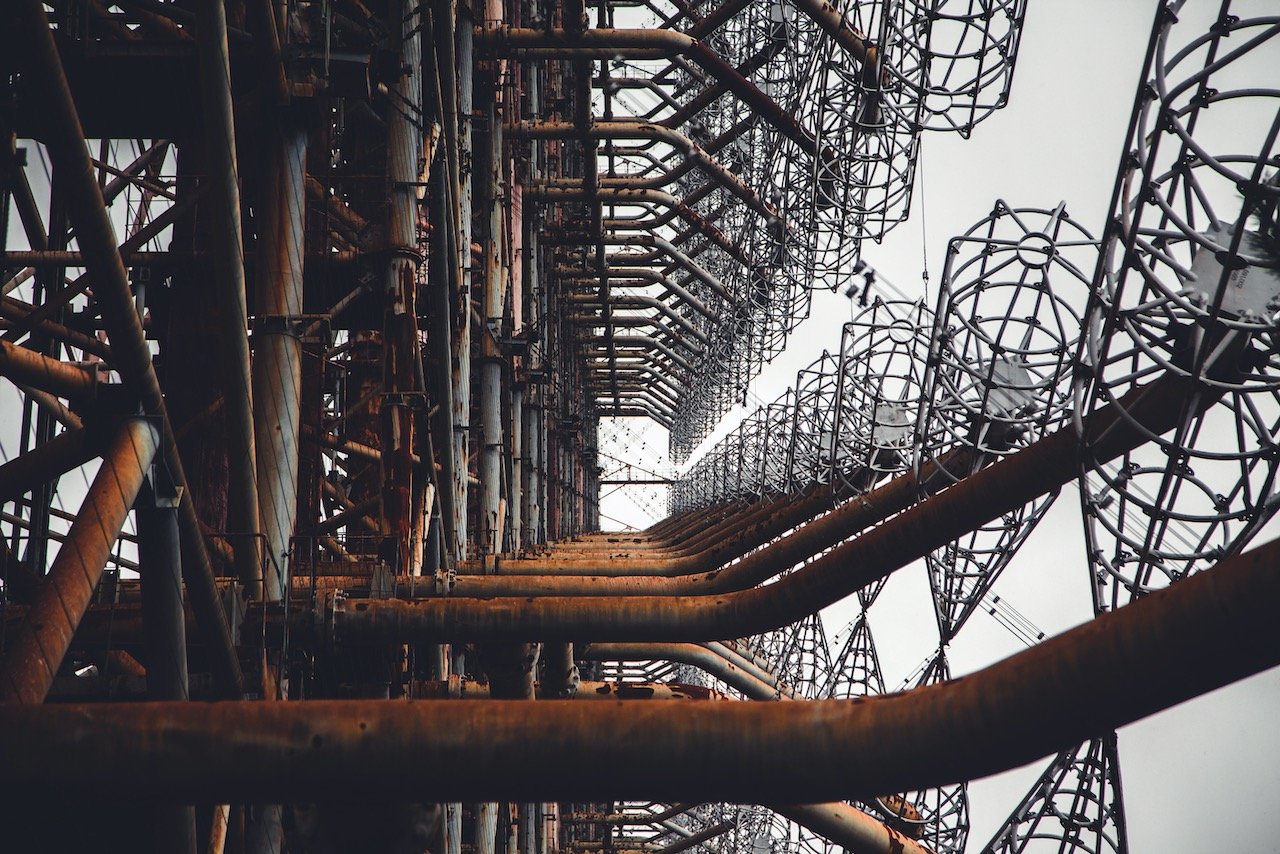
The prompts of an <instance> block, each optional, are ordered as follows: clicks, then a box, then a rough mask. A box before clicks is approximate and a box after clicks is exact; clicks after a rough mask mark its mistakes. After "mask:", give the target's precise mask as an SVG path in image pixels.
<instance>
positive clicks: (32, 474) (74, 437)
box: [0, 427, 102, 502]
mask: <svg viewBox="0 0 1280 854" xmlns="http://www.w3.org/2000/svg"><path fill="white" fill-rule="evenodd" d="M101 451H102V449H101V443H100V441H98V440H97V437H95V436H93V435H91V434H90V433H89V432H88V431H86V430H85V429H84V428H83V427H81V428H77V429H71V430H67V431H65V432H63V433H59V434H58V435H57V436H54V437H53V438H52V439H50V440H49V441H48V442H45V443H44V444H43V445H37V446H36V447H34V448H32V449H31V450H30V451H27V452H26V453H25V454H23V455H22V456H20V457H15V458H14V459H12V460H9V462H7V463H5V464H4V465H0V502H5V501H12V500H13V499H14V498H16V497H18V496H20V495H22V494H23V493H24V492H29V491H30V490H32V489H34V488H35V487H36V486H38V485H39V484H41V483H45V482H48V481H51V480H53V479H54V478H56V477H58V476H59V475H61V474H65V473H66V472H69V471H71V470H72V469H74V468H79V467H80V466H82V465H84V464H85V463H87V462H89V460H91V459H93V458H94V457H96V456H98V454H99V453H101Z"/></svg>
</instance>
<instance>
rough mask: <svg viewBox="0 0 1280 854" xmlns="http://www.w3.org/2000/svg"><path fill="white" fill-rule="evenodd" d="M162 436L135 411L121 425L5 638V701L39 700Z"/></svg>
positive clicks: (0, 695) (0, 681)
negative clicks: (12, 631) (50, 560)
mask: <svg viewBox="0 0 1280 854" xmlns="http://www.w3.org/2000/svg"><path fill="white" fill-rule="evenodd" d="M159 443H160V431H159V429H158V428H157V427H156V426H155V425H154V424H152V423H150V422H149V421H145V420H143V419H140V418H135V419H132V420H130V421H128V422H126V423H125V424H124V426H123V427H122V428H121V430H120V433H119V435H118V436H117V437H116V440H115V442H114V443H113V444H112V446H111V449H110V451H109V452H108V454H107V455H106V456H105V457H104V458H103V460H102V465H101V467H100V468H99V469H98V473H97V475H96V476H95V477H94V479H93V483H92V484H91V485H90V486H89V491H88V493H87V494H86V495H85V499H84V503H83V504H82V505H81V506H80V511H79V512H78V513H77V514H76V518H75V521H74V522H72V523H71V530H69V531H68V532H67V538H66V540H65V542H63V544H62V548H60V549H59V550H58V556H57V557H55V558H54V560H53V565H52V566H50V567H49V574H48V575H47V576H46V577H45V582H44V586H43V587H42V588H41V590H40V593H39V595H38V596H37V597H36V600H35V602H34V603H33V604H32V606H31V609H30V610H29V611H28V612H27V616H26V619H25V620H23V622H22V624H21V625H20V626H19V627H18V629H17V631H16V632H15V634H14V637H13V639H12V640H11V641H10V643H9V653H8V655H7V656H5V659H4V663H3V668H2V670H0V699H2V700H3V701H5V702H10V703H42V702H44V698H45V695H46V694H48V693H49V688H50V686H51V685H53V678H54V676H55V675H56V674H57V672H58V668H59V667H61V666H62V660H63V658H64V657H65V656H66V654H67V650H68V649H69V648H70V647H71V637H72V635H74V634H75V631H76V627H77V626H78V625H79V623H80V619H81V618H82V617H83V616H84V613H85V611H86V610H87V609H88V607H89V600H90V599H91V598H92V597H93V590H94V588H95V587H97V585H98V579H99V578H100V577H101V576H102V570H103V567H104V566H105V565H106V562H107V558H109V557H110V556H111V549H112V547H113V546H114V545H115V542H116V538H117V537H118V536H119V535H120V529H121V528H122V527H123V526H124V523H125V520H126V519H127V518H128V516H129V510H130V508H132V507H133V501H134V499H135V498H136V497H137V495H138V491H139V490H140V489H141V488H142V482H143V479H144V478H145V477H146V475H147V471H148V469H149V468H150V466H151V461H152V459H153V458H154V457H155V454H156V448H157V447H158V445H159Z"/></svg>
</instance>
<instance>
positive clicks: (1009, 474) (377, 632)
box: [335, 376, 1216, 791]
mask: <svg viewBox="0 0 1280 854" xmlns="http://www.w3.org/2000/svg"><path fill="white" fill-rule="evenodd" d="M1214 399H1216V397H1215V396H1214V394H1213V393H1212V392H1211V391H1210V390H1208V389H1206V388H1199V387H1196V386H1195V385H1193V384H1192V383H1190V382H1189V381H1187V380H1184V379H1183V378H1180V377H1175V376H1168V377H1165V378H1163V379H1161V380H1159V381H1157V382H1155V383H1152V384H1150V385H1148V386H1143V387H1139V388H1137V389H1135V390H1134V391H1133V392H1131V393H1130V394H1129V395H1126V397H1125V398H1124V400H1123V401H1122V402H1121V403H1120V404H1113V405H1111V406H1108V407H1105V408H1103V409H1099V410H1097V411H1096V412H1095V413H1094V415H1093V417H1091V418H1090V419H1089V421H1088V422H1087V423H1086V424H1085V425H1084V431H1085V436H1084V437H1083V438H1084V439H1085V440H1086V441H1087V442H1088V445H1089V447H1090V448H1091V449H1092V452H1093V455H1094V456H1093V458H1094V460H1095V461H1096V462H1097V463H1099V464H1100V463H1104V462H1107V461H1109V460H1110V459H1113V458H1115V457H1116V456H1119V455H1120V454H1123V453H1124V452H1125V451H1126V450H1129V449H1132V448H1134V447H1137V446H1138V445H1141V444H1142V443H1144V442H1145V441H1146V438H1147V436H1148V435H1151V434H1155V435H1159V434H1161V433H1164V432H1166V431H1167V430H1169V429H1171V428H1172V427H1173V426H1174V425H1175V424H1176V423H1178V421H1179V420H1180V418H1181V417H1182V416H1183V415H1184V414H1185V413H1186V412H1188V411H1196V410H1198V409H1199V408H1201V407H1203V406H1206V405H1208V404H1209V403H1211V402H1212V400H1214ZM1148 431H1149V432H1148ZM1081 438H1082V437H1081V436H1079V435H1077V433H1076V431H1075V430H1074V429H1073V428H1070V427H1068V428H1064V429H1062V430H1059V431H1058V432H1056V433H1053V434H1050V435H1049V436H1046V437H1044V438H1043V439H1040V440H1039V441H1037V442H1035V443H1034V444H1032V445H1030V446H1029V447H1027V448H1025V449H1023V450H1022V451H1019V452H1018V453H1016V454H1014V455H1011V456H1009V457H1006V458H1004V459H1003V460H1001V461H999V462H998V463H995V464H993V465H991V466H990V467H988V468H985V469H982V470H981V471H978V472H977V473H975V474H973V475H970V476H969V477H967V478H965V479H964V480H963V481H961V482H960V483H958V484H956V485H955V486H952V487H950V488H947V489H945V490H943V491H942V492H940V493H938V494H937V495H934V496H932V497H931V498H929V499H927V500H925V501H923V502H920V503H919V504H916V505H914V506H912V507H909V508H908V509H906V510H903V511H902V512H901V513H899V514H898V515H897V516H896V517H894V518H893V519H891V520H889V521H887V522H885V523H884V524H881V525H879V526H878V527H876V528H873V529H872V530H870V531H868V532H866V533H865V534H863V535H862V536H861V537H858V538H857V539H854V540H851V541H849V542H846V543H844V544H843V545H841V546H838V547H836V548H834V549H832V550H830V551H828V552H827V553H826V554H824V555H823V556H822V557H820V558H818V559H817V560H815V561H813V562H812V563H810V564H808V565H806V566H804V567H802V568H801V569H799V570H797V571H795V572H793V573H791V574H790V575H788V576H786V577H785V578H782V579H781V580H779V581H778V582H777V583H775V584H771V585H768V586H767V587H764V588H759V587H756V588H752V589H749V590H739V591H734V592H731V593H721V594H711V595H703V596H657V595H619V596H600V595H588V596H581V597H573V596H550V595H545V596H537V597H533V598H516V597H512V598H486V599H465V598H461V597H455V598H449V599H435V600H423V601H417V602H397V601H369V602H360V603H346V606H345V609H344V610H343V612H342V613H340V614H336V615H335V618H336V625H337V627H338V629H339V633H340V635H341V636H342V637H344V638H348V639H351V640H355V639H357V638H359V639H362V640H365V641H387V642H394V643H405V642H428V643H435V642H445V641H450V642H456V641H459V640H464V639H465V640H514V639H521V638H523V639H529V638H536V639H538V640H541V641H544V642H545V641H550V640H571V639H573V638H583V637H586V638H592V639H594V640H601V641H605V640H612V641H664V640H671V641H687V640H716V639H719V638H736V637H750V636H752V635H757V634H762V633H764V632H767V631H772V630H774V629H777V628H780V627H782V626H785V625H789V624H791V623H793V622H796V621H797V620H799V619H801V618H803V617H807V616H809V615H810V614H813V613H816V612H817V611H819V610H820V609H822V608H825V607H826V606H828V605H831V604H834V603H835V602H838V601H839V600H840V599H842V598H844V597H845V596H847V595H849V594H851V593H853V592H855V591H857V590H859V589H860V588H862V587H863V586H864V585H867V584H870V583H872V582H875V581H878V580H880V579H882V578H886V577H888V576H889V575H890V574H891V573H893V572H894V571H896V570H897V569H899V568H901V567H903V566H906V565H907V564H909V563H911V562H912V561H914V560H917V559H919V558H921V557H924V556H925V555H927V554H928V553H929V552H930V551H932V550H934V549H936V548H941V547H942V546H944V545H946V544H947V543H949V542H951V541H952V540H954V539H956V538H957V537H960V536H962V535H963V534H965V533H966V532H968V531H972V530H974V529H975V528H977V527H978V526H979V525H982V524H985V523H986V522H989V521H990V520H992V519H995V518H999V517H1000V516H1001V515H1002V514H1004V513H1007V512H1010V511H1012V510H1015V509H1017V508H1018V507H1021V506H1022V505H1024V504H1026V503H1027V502H1029V501H1031V500H1032V499H1034V498H1036V497H1038V496H1040V495H1043V494H1045V493H1047V492H1049V491H1052V490H1053V489H1057V488H1059V487H1060V486H1062V485H1063V484H1065V483H1068V482H1070V481H1071V480H1073V479H1074V478H1075V477H1076V476H1077V475H1078V474H1079V471H1078V465H1079V463H1078V447H1079V442H1080V441H1081ZM867 498H869V496H865V497H864V498H863V499H862V500H867ZM877 518H883V516H880V515H878V516H877ZM721 572H723V570H721V571H713V572H712V573H709V574H708V576H707V578H706V580H705V582H703V583H710V584H714V583H715V581H716V576H717V575H719V574H720V573H721ZM624 583H626V582H624ZM886 791H887V790H886Z"/></svg>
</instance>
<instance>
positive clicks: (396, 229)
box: [380, 0, 422, 574]
mask: <svg viewBox="0 0 1280 854" xmlns="http://www.w3.org/2000/svg"><path fill="white" fill-rule="evenodd" d="M417 8H418V7H417V6H416V4H415V5H413V6H410V4H408V3H407V2H403V0H402V2H400V3H395V4H392V11H393V16H392V20H393V21H394V22H396V25H397V26H398V27H399V28H400V31H399V32H398V33H396V34H395V35H394V36H393V41H394V42H397V43H398V53H399V57H400V61H399V65H400V67H401V68H402V69H404V70H405V71H402V73H401V74H400V75H399V77H398V79H397V82H396V98H395V101H396V102H397V103H395V104H394V105H393V106H392V108H391V109H389V110H388V111H387V179H388V183H389V187H388V191H389V194H390V209H391V215H390V222H389V224H388V225H389V227H388V236H389V238H390V244H391V246H390V248H391V254H390V259H389V261H388V263H387V270H386V279H385V281H384V291H383V300H384V302H383V342H382V344H383V392H384V396H383V401H382V406H381V409H380V415H381V420H382V456H381V465H382V514H381V516H380V526H381V529H382V534H383V536H384V537H388V538H390V539H391V540H392V541H393V543H394V548H393V549H391V550H390V553H391V554H394V556H395V557H394V566H393V571H394V572H395V573H396V574H401V573H403V572H405V571H406V570H407V568H408V565H409V562H410V558H409V549H410V535H411V532H412V529H413V485H414V479H415V473H414V466H413V454H414V432H415V429H414V428H415V423H414V422H415V418H414V411H413V404H412V401H411V398H410V396H411V395H412V394H413V393H414V392H416V391H418V390H419V389H418V379H417V378H418V376H419V373H420V367H419V366H420V363H421V353H420V352H419V344H418V313H417V307H416V305H417V287H418V269H419V266H420V264H421V263H422V257H421V255H420V254H419V253H418V248H417V246H418V234H417V226H418V218H417V201H418V195H417V184H418V176H419V158H420V157H421V156H422V133H421V131H420V130H419V129H418V126H417V124H416V123H415V121H414V119H413V116H415V115H419V114H421V109H420V105H421V100H422V97H421V96H422V87H421V85H420V82H419V79H418V77H417V76H416V73H407V72H408V71H409V70H415V69H417V68H419V67H420V66H421V59H422V50H421V44H420V41H419V38H420V37H419V32H420V30H421V27H419V26H418V23H419V22H418V12H417Z"/></svg>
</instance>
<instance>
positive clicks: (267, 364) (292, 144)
mask: <svg viewBox="0 0 1280 854" xmlns="http://www.w3.org/2000/svg"><path fill="white" fill-rule="evenodd" d="M267 136H268V141H267V144H266V145H265V146H264V147H265V152H264V154H265V160H266V181H265V190H264V194H263V203H262V205H261V206H260V209H259V210H260V213H259V219H260V223H261V224H260V229H261V234H262V238H261V240H260V242H259V256H258V257H259V276H258V292H257V316H258V320H257V324H256V326H255V328H254V335H253V337H254V349H255V353H254V365H253V408H254V427H255V444H256V446H257V454H258V458H257V478H258V502H259V506H260V510H261V513H262V533H263V537H264V539H265V542H266V549H267V555H268V557H269V560H268V561H267V563H266V577H265V578H264V579H263V582H264V583H263V597H264V598H265V599H266V600H267V601H271V602H275V601H279V600H280V599H281V597H282V596H283V595H284V593H285V591H287V590H288V589H289V577H288V554H289V541H290V538H291V537H292V536H293V529H294V525H295V523H296V521H297V514H298V441H299V438H298V437H299V429H300V427H301V425H300V422H299V411H300V407H301V401H302V342H301V341H300V340H299V338H298V334H297V330H296V328H295V325H296V323H297V318H298V316H299V315H301V314H302V281H303V279H302V273H303V270H302V264H303V260H302V259H303V245H304V242H305V232H304V228H305V219H306V171H307V170H306V166H307V133H306V129H305V128H304V127H303V126H302V125H301V124H300V123H299V122H297V121H295V120H291V119H290V118H284V119H282V121H281V122H280V123H279V126H278V127H277V128H276V130H275V132H274V133H268V134H267Z"/></svg>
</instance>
